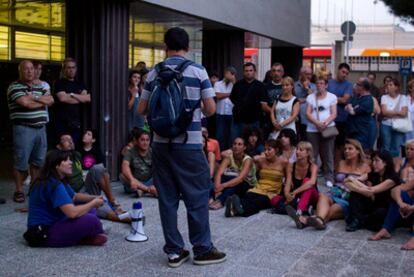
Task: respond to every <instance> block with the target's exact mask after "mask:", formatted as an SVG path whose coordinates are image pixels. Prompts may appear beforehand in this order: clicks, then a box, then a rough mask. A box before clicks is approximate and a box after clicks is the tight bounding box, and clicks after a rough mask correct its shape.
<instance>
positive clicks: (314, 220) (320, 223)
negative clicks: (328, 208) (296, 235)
mask: <svg viewBox="0 0 414 277" xmlns="http://www.w3.org/2000/svg"><path fill="white" fill-rule="evenodd" d="M308 225H309V226H312V227H313V228H315V229H316V230H325V229H326V224H325V221H324V220H323V218H322V217H320V216H310V217H309V218H308Z"/></svg>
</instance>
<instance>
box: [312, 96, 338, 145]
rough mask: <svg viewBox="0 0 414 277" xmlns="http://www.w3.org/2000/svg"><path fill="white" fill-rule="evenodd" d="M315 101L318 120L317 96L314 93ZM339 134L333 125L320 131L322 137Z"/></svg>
mask: <svg viewBox="0 0 414 277" xmlns="http://www.w3.org/2000/svg"><path fill="white" fill-rule="evenodd" d="M315 101H316V118H317V119H318V121H320V119H319V105H318V96H317V95H316V94H315ZM338 134H339V131H338V129H337V128H336V127H335V126H331V127H326V128H325V129H324V130H322V131H321V136H322V137H323V138H330V137H335V136H337V135H338Z"/></svg>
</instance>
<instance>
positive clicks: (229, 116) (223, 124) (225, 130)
mask: <svg viewBox="0 0 414 277" xmlns="http://www.w3.org/2000/svg"><path fill="white" fill-rule="evenodd" d="M235 82H236V69H235V68H234V67H232V66H229V67H226V69H224V78H223V80H221V81H219V82H216V83H215V85H214V90H215V92H216V98H217V111H216V130H217V131H216V137H217V140H218V141H219V143H220V149H222V150H226V149H229V148H230V145H231V141H230V139H231V138H230V134H231V123H232V120H233V103H232V102H231V100H230V98H229V96H230V93H231V90H232V89H233V85H234V83H235Z"/></svg>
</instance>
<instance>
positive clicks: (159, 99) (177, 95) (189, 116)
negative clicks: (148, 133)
mask: <svg viewBox="0 0 414 277" xmlns="http://www.w3.org/2000/svg"><path fill="white" fill-rule="evenodd" d="M193 63H194V62H192V61H190V60H184V61H183V62H182V63H180V64H179V65H177V67H176V68H175V69H172V68H170V67H167V66H166V65H165V63H164V62H161V63H159V64H157V65H156V66H155V71H156V72H157V77H156V78H155V80H154V86H153V89H152V93H151V97H150V99H149V114H148V118H147V120H148V123H149V125H150V127H151V130H152V131H153V132H155V133H156V134H157V135H159V136H161V137H164V138H169V139H170V141H171V140H172V139H173V138H176V137H178V136H180V135H182V134H185V139H184V142H183V143H186V142H187V127H188V126H189V125H190V124H191V122H192V121H193V114H194V111H195V109H196V108H198V107H199V106H200V102H201V98H200V102H198V103H197V105H195V106H190V105H189V104H188V103H186V102H188V101H185V100H184V96H185V95H186V89H185V86H184V84H183V72H184V70H185V69H186V68H187V67H188V66H189V65H191V64H193Z"/></svg>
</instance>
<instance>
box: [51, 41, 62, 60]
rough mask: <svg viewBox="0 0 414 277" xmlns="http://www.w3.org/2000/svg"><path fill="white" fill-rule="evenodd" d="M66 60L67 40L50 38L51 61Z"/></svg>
mask: <svg viewBox="0 0 414 277" xmlns="http://www.w3.org/2000/svg"><path fill="white" fill-rule="evenodd" d="M64 59H65V38H64V37H62V36H51V37H50V60H52V61H62V60H64Z"/></svg>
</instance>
